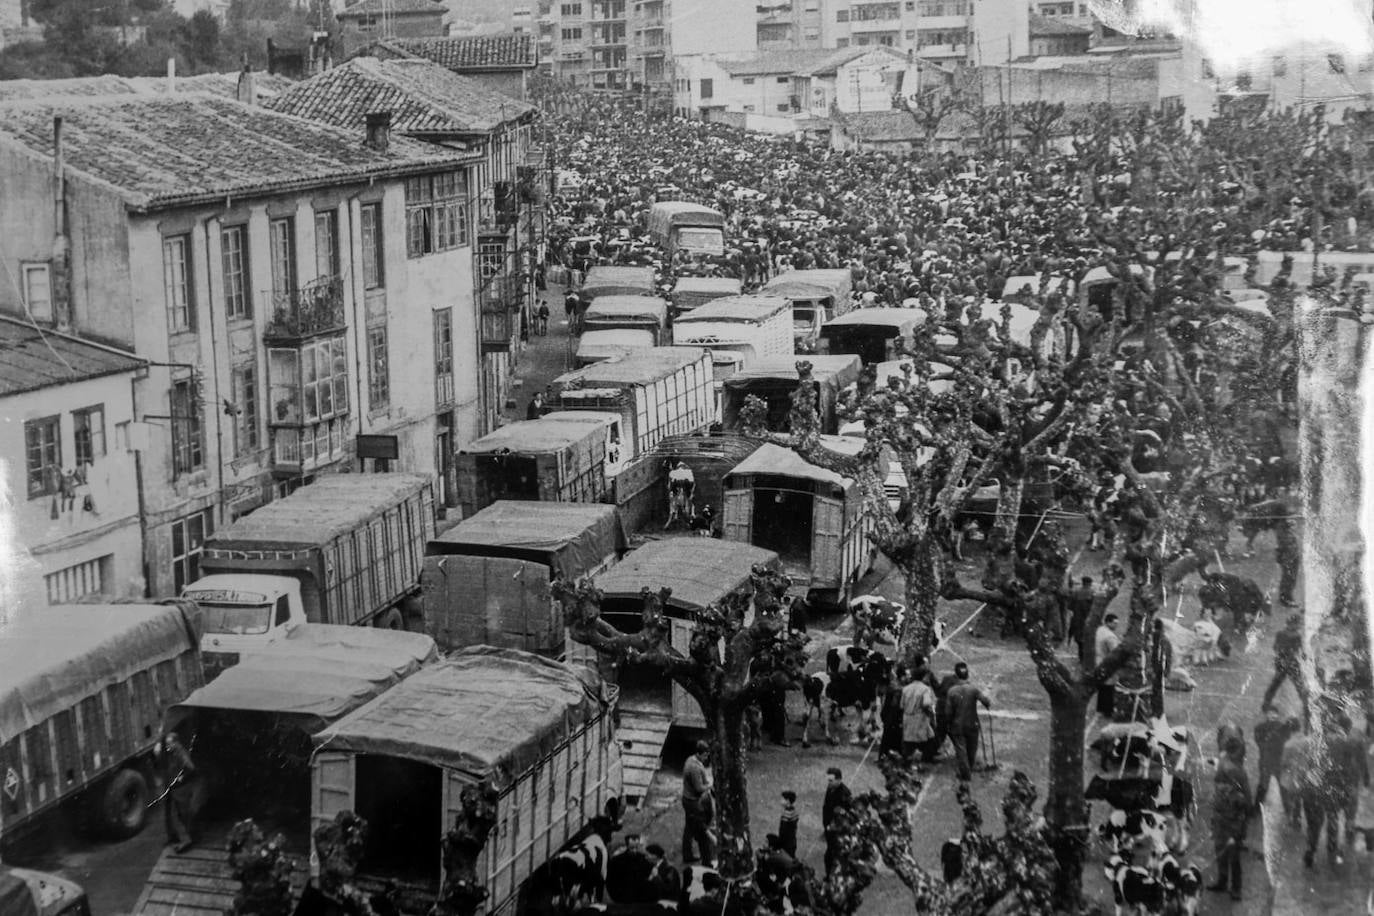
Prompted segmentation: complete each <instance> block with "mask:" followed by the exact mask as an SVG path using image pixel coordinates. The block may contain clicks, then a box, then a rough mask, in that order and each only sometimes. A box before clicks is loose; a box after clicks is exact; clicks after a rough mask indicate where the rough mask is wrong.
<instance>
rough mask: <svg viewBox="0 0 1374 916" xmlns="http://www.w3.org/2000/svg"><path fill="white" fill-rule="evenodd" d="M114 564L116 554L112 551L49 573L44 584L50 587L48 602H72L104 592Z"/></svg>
mask: <svg viewBox="0 0 1374 916" xmlns="http://www.w3.org/2000/svg"><path fill="white" fill-rule="evenodd" d="M113 565H114V554H112V553H111V554H106V555H105V556H103V557H96V558H95V559H94V560H87V561H86V562H85V563H77V564H76V565H75V566H68V567H67V568H66V569H60V570H58V571H57V572H55V573H49V574H48V575H46V576H44V577H43V584H44V585H45V586H47V589H48V604H70V603H71V602H73V601H75V600H76V599H78V598H84V597H86V596H87V595H99V594H102V593H104V591H105V583H106V582H107V581H108V580H109V578H110V568H111V567H112V566H113Z"/></svg>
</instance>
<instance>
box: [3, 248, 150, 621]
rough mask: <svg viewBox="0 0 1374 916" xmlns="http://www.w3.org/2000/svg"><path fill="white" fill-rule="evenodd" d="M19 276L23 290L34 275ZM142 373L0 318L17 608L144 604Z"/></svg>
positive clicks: (120, 356) (125, 358) (70, 337)
mask: <svg viewBox="0 0 1374 916" xmlns="http://www.w3.org/2000/svg"><path fill="white" fill-rule="evenodd" d="M49 244H50V246H51V239H49ZM20 269H21V274H20V275H21V276H22V277H24V278H25V280H27V279H29V278H30V277H32V276H33V275H34V274H36V273H39V272H41V271H42V270H43V269H44V268H43V267H42V266H41V265H36V264H34V263H32V262H25V264H24V265H23V266H22V267H21V268H20ZM35 286H37V287H40V288H41V284H35ZM29 306H30V309H31V310H33V311H35V312H36V313H38V314H39V315H44V316H46V315H48V314H50V310H51V308H52V303H51V302H50V301H49V302H44V301H43V300H42V299H41V294H40V297H35V298H34V299H33V300H32V301H31V302H30V303H29ZM146 371H147V369H146V366H145V364H144V362H143V361H142V360H140V359H138V358H137V357H135V356H134V355H133V354H132V353H129V352H127V351H124V350H121V349H119V348H116V347H111V346H108V345H105V344H100V343H96V342H93V341H88V340H83V339H81V338H80V337H77V336H76V335H74V334H69V333H64V332H62V331H58V330H56V329H55V328H53V327H51V326H49V327H47V328H43V327H41V326H39V325H37V324H30V323H29V322H28V321H27V320H20V319H19V318H17V317H12V316H9V315H0V415H3V416H4V417H5V421H6V426H7V434H6V435H5V436H3V437H0V443H3V445H0V468H3V469H4V470H3V474H4V477H5V490H4V492H5V493H8V502H9V504H8V505H5V506H3V509H2V510H0V512H3V514H4V515H6V516H7V520H6V524H7V525H10V526H11V528H10V531H9V532H8V534H9V535H10V536H11V537H13V536H16V535H17V536H18V537H17V540H18V543H19V544H20V545H22V546H25V547H27V548H28V553H29V557H28V558H27V559H28V562H20V563H19V564H17V567H18V570H19V575H18V576H17V577H16V578H19V579H23V580H25V581H24V582H23V583H22V585H23V586H24V587H23V589H22V592H23V594H25V596H26V597H27V598H30V599H31V600H35V601H43V600H46V601H47V602H48V603H49V604H61V603H66V602H70V601H74V600H76V599H78V598H83V597H86V596H91V595H101V596H105V597H107V598H125V597H137V596H141V595H142V594H143V537H142V531H141V528H140V526H139V516H140V509H141V508H142V502H143V494H144V487H143V481H142V480H141V479H140V477H139V468H138V461H137V457H136V454H135V452H134V450H133V447H134V445H135V441H134V440H133V439H132V438H131V430H132V429H133V427H134V384H135V382H134V380H135V377H136V376H139V375H142V374H143V373H145V372H146ZM0 505H3V503H0ZM14 571H15V567H10V566H8V565H7V573H8V574H13V572H14ZM40 583H41V589H40Z"/></svg>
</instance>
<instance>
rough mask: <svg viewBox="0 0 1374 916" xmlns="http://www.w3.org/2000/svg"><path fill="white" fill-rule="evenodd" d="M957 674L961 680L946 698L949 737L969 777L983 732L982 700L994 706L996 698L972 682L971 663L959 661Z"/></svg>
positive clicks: (960, 767) (986, 705)
mask: <svg viewBox="0 0 1374 916" xmlns="http://www.w3.org/2000/svg"><path fill="white" fill-rule="evenodd" d="M954 676H955V677H956V678H958V683H956V684H955V685H954V686H953V687H951V688H950V689H949V694H948V696H947V697H946V698H945V703H946V707H947V708H948V710H949V740H950V743H951V744H953V745H954V764H955V767H956V768H957V769H958V772H959V778H960V779H961V780H964V781H967V780H968V779H970V778H972V775H973V764H974V757H975V756H976V755H977V753H978V738H979V735H980V734H981V733H982V728H981V726H980V725H979V722H978V704H979V703H981V704H983V708H985V709H991V708H992V701H991V700H989V699H988V695H987V694H985V693H984V692H983V691H982V690H980V689H979V688H977V687H975V686H973V685H972V684H970V683H969V681H968V664H967V663H965V662H959V663H958V664H957V665H955V666H954Z"/></svg>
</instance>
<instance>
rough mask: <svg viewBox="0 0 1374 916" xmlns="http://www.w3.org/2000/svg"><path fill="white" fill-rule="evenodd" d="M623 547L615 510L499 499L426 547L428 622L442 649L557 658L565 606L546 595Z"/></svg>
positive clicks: (597, 568)
mask: <svg viewBox="0 0 1374 916" xmlns="http://www.w3.org/2000/svg"><path fill="white" fill-rule="evenodd" d="M626 549H627V538H626V536H625V530H624V528H623V527H622V526H621V524H620V516H619V514H617V512H616V510H615V506H610V505H604V504H589V503H536V502H520V501H514V500H501V501H499V502H495V503H492V504H491V505H490V506H487V507H486V508H485V509H483V510H481V511H480V512H478V513H477V514H475V515H473V516H471V517H469V518H465V519H463V520H462V521H461V522H459V523H458V524H457V525H456V526H455V527H453V528H450V529H449V530H448V531H445V532H444V533H443V534H440V535H439V536H437V537H436V538H434V540H432V541H430V542H429V548H428V550H427V551H426V554H427V555H426V557H425V572H424V575H423V576H422V577H421V583H422V585H423V587H424V592H425V604H426V606H427V607H442V608H446V609H448V613H447V614H445V615H443V616H440V615H437V614H429V615H426V625H427V626H428V627H429V631H430V633H431V634H432V635H433V636H434V638H435V640H436V641H437V642H438V643H439V644H440V645H441V646H443V647H444V648H445V649H457V648H462V647H465V646H473V645H488V646H501V647H505V648H509V649H523V650H524V651H526V652H533V653H534V654H536V655H543V656H545V657H547V658H562V657H563V655H564V652H565V649H566V645H565V638H566V634H565V632H564V627H563V609H562V605H560V604H559V603H558V602H557V601H555V600H554V598H553V595H552V593H551V592H550V589H549V587H550V585H551V583H552V582H553V581H554V580H555V579H557V578H560V577H561V578H564V579H567V580H569V581H576V580H578V579H580V578H582V577H583V576H594V575H596V574H597V573H599V572H601V571H602V570H604V569H606V568H608V567H610V566H612V565H614V564H615V563H616V561H617V560H619V559H620V556H621V555H622V554H623V553H624V552H625V550H626Z"/></svg>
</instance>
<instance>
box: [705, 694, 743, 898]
mask: <svg viewBox="0 0 1374 916" xmlns="http://www.w3.org/2000/svg"><path fill="white" fill-rule="evenodd" d="M736 705H737V704H733V703H719V704H714V708H713V709H703V710H702V712H703V713H705V715H706V721H707V722H708V723H710V728H711V738H712V741H711V752H712V754H713V755H714V757H715V760H714V767H713V775H714V777H715V801H716V835H717V837H718V840H719V846H720V850H719V855H718V857H717V859H716V868H717V869H718V870H719V871H720V873H721V875H723V876H724V877H726V878H729V879H731V880H735V879H738V878H744V877H748V876H749V875H752V874H753V873H754V848H753V844H752V842H751V840H750V836H749V775H748V772H747V769H746V766H745V750H744V710H743V709H736V708H734V707H735V706H736Z"/></svg>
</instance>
